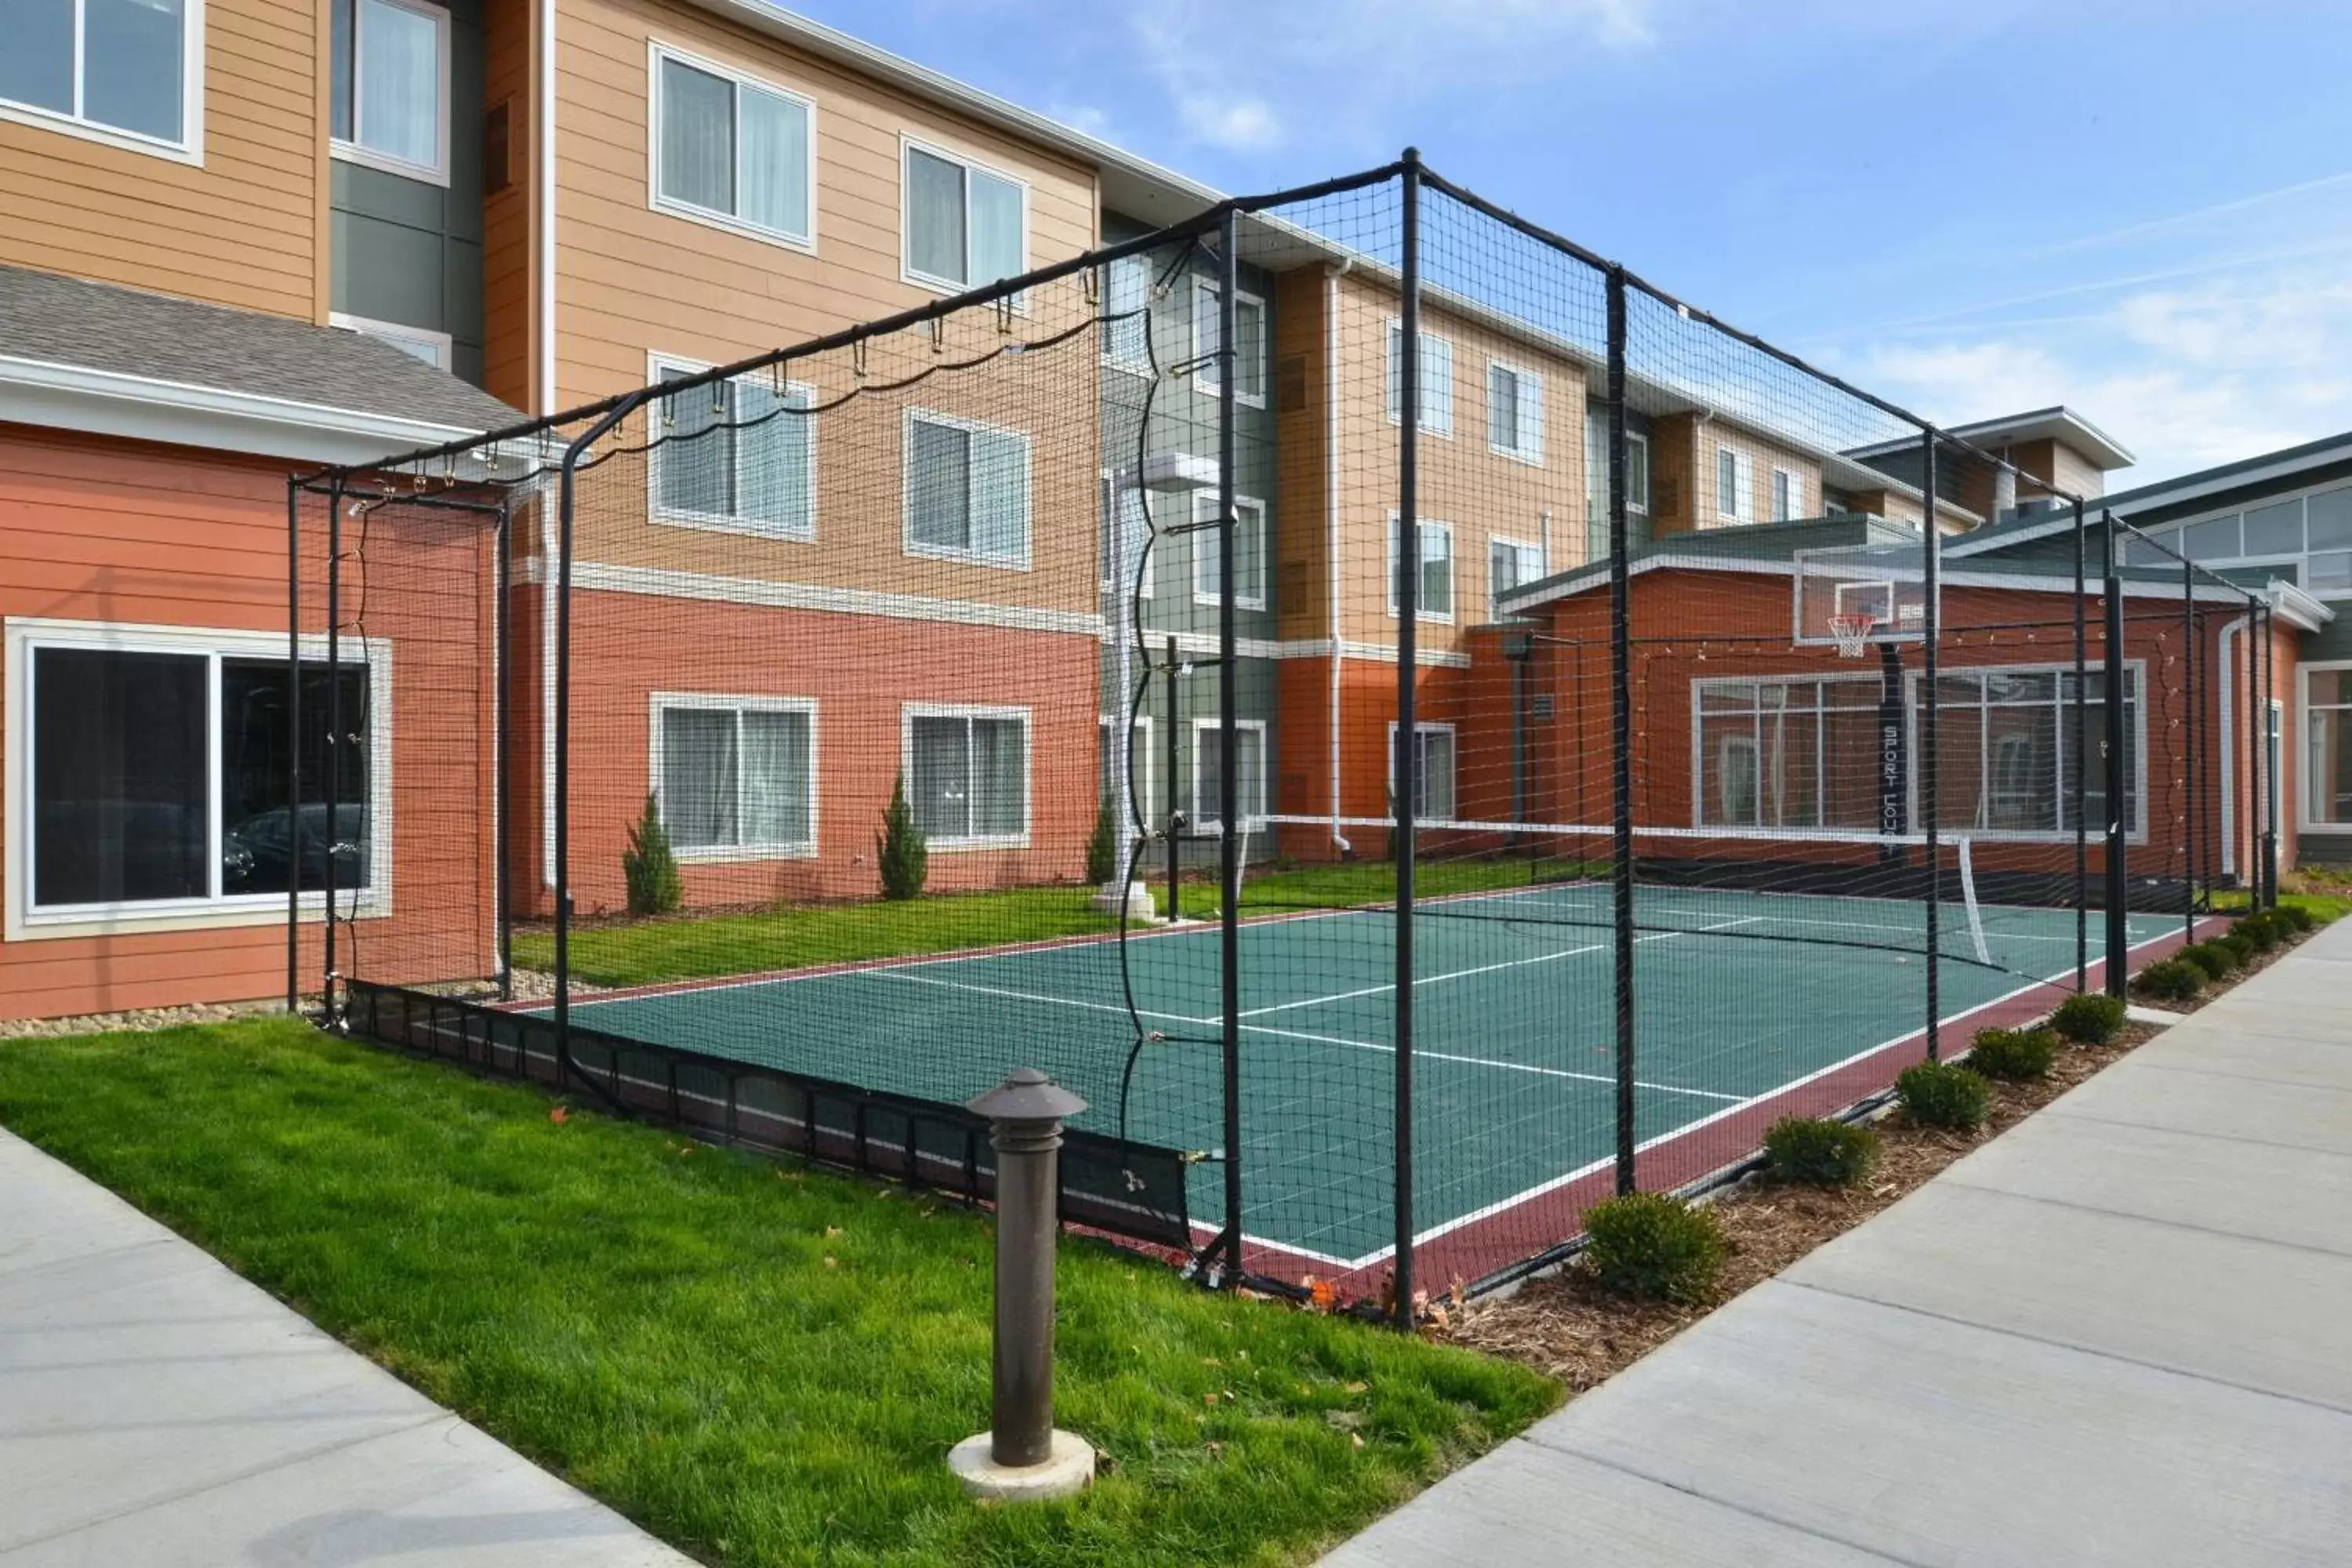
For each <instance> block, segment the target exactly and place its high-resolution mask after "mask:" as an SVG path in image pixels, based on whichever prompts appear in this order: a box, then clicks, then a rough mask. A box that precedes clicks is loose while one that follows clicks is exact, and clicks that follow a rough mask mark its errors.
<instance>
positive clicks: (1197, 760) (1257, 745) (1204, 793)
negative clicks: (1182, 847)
mask: <svg viewBox="0 0 2352 1568" xmlns="http://www.w3.org/2000/svg"><path fill="white" fill-rule="evenodd" d="M1224 756H1225V741H1224V731H1223V721H1221V720H1216V719H1195V720H1193V721H1192V821H1193V826H1196V827H1199V828H1202V829H1204V830H1213V829H1215V828H1217V827H1218V826H1221V825H1222V824H1223V822H1224V820H1225V796H1224V782H1225V773H1224ZM1234 786H1235V787H1234V795H1235V796H1236V798H1238V799H1239V800H1240V802H1241V824H1240V829H1241V831H1242V832H1244V833H1255V832H1258V831H1259V830H1260V828H1261V824H1260V822H1259V820H1258V819H1259V818H1261V817H1263V816H1265V720H1263V719H1236V720H1235V721H1234Z"/></svg>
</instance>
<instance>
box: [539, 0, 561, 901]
mask: <svg viewBox="0 0 2352 1568" xmlns="http://www.w3.org/2000/svg"><path fill="white" fill-rule="evenodd" d="M555 11H556V0H540V6H539V147H538V153H539V156H538V157H537V158H536V159H535V160H534V162H535V163H537V164H538V165H539V170H538V174H539V258H538V270H539V376H538V380H539V412H540V414H541V416H548V415H552V414H554V413H556V412H557V411H558V409H559V407H560V405H559V404H558V403H557V401H556V390H555ZM535 488H537V489H538V490H539V498H538V499H539V503H540V504H539V565H540V574H539V661H540V678H539V693H540V706H539V734H540V753H541V754H540V795H539V820H540V858H539V866H540V877H541V882H542V883H543V884H544V885H545V886H546V887H548V888H551V889H552V888H553V887H554V886H555V885H556V882H555V818H554V816H552V815H551V808H550V803H551V801H553V799H554V798H555V729H554V722H553V718H552V715H553V713H554V711H555V518H554V517H553V516H552V515H551V512H550V510H549V507H548V496H547V491H546V489H545V487H544V486H540V487H535Z"/></svg>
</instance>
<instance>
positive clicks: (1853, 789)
mask: <svg viewBox="0 0 2352 1568" xmlns="http://www.w3.org/2000/svg"><path fill="white" fill-rule="evenodd" d="M1694 684H1695V686H1696V701H1695V706H1696V710H1697V711H1696V713H1695V714H1694V715H1693V722H1694V724H1695V726H1696V747H1695V749H1694V758H1693V761H1694V768H1695V771H1696V775H1697V776H1696V781H1695V782H1696V788H1695V790H1694V792H1693V798H1694V799H1695V800H1696V803H1697V810H1696V814H1695V818H1694V820H1695V822H1696V826H1701V827H1794V828H1858V829H1861V830H1863V831H1865V832H1868V831H1873V830H1875V829H1878V828H1880V827H1882V826H1885V823H1884V821H1883V819H1882V816H1881V794H1882V790H1883V787H1884V780H1885V774H1884V773H1883V772H1882V768H1883V764H1884V761H1885V746H1884V742H1885V729H1884V728H1883V725H1882V720H1881V717H1880V714H1879V683H1878V681H1877V679H1875V678H1873V677H1859V678H1848V679H1835V680H1788V681H1782V680H1701V681H1697V682H1695V683H1694Z"/></svg>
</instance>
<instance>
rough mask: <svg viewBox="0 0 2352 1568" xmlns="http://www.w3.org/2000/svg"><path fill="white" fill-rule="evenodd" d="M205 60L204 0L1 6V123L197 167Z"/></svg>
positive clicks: (53, 0) (28, 0) (38, 0)
mask: <svg viewBox="0 0 2352 1568" xmlns="http://www.w3.org/2000/svg"><path fill="white" fill-rule="evenodd" d="M203 58H204V5H203V0H7V3H6V4H5V5H0V118H6V119H10V120H16V121H25V122H26V123H30V124H35V125H47V126H51V127H54V128H56V129H59V130H65V131H68V132H78V133H81V134H85V135H89V136H91V137H93V138H94V139H95V140H98V141H103V142H117V143H118V144H121V145H128V146H132V147H139V148H142V149H143V150H147V151H153V152H160V153H164V154H166V155H172V154H180V155H181V156H182V157H183V158H184V161H190V162H193V161H194V158H195V156H196V153H197V148H198V145H199V143H200V142H201V140H202V138H201V136H200V134H199V132H198V123H197V122H198V121H199V120H200V117H201V111H202V105H203V94H202V90H201V89H202V86H203V83H202V69H201V62H202V60H203Z"/></svg>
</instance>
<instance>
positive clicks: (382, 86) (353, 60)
mask: <svg viewBox="0 0 2352 1568" xmlns="http://www.w3.org/2000/svg"><path fill="white" fill-rule="evenodd" d="M333 9H334V22H333V38H332V47H333V50H334V56H333V60H332V67H333V87H332V97H331V115H332V124H331V136H332V140H331V147H332V148H333V151H334V153H335V156H336V157H338V158H341V159H344V160H345V161H347V162H349V163H365V164H368V165H369V166H370V167H373V168H378V169H383V170H385V171H387V172H388V173H391V174H406V175H409V176H411V177H413V178H416V179H423V180H430V181H432V182H433V183H434V184H439V185H446V184H448V183H449V13H448V12H447V11H446V10H444V9H443V8H442V7H440V6H438V5H432V4H429V3H428V0H334V8H333Z"/></svg>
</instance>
